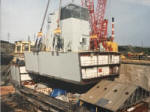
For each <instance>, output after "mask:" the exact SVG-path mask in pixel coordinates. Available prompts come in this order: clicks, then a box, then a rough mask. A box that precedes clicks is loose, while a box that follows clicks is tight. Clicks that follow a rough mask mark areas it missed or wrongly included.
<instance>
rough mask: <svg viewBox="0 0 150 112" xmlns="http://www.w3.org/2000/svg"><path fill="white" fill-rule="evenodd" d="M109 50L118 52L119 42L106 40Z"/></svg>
mask: <svg viewBox="0 0 150 112" xmlns="http://www.w3.org/2000/svg"><path fill="white" fill-rule="evenodd" d="M106 44H107V46H108V49H109V51H111V52H118V44H117V43H116V42H112V41H107V42H106Z"/></svg>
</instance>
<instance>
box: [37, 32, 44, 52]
mask: <svg viewBox="0 0 150 112" xmlns="http://www.w3.org/2000/svg"><path fill="white" fill-rule="evenodd" d="M42 37H43V33H42V32H38V34H37V39H36V42H35V49H36V51H40V50H41V47H42Z"/></svg>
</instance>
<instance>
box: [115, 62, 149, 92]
mask: <svg viewBox="0 0 150 112" xmlns="http://www.w3.org/2000/svg"><path fill="white" fill-rule="evenodd" d="M117 80H118V81H121V82H129V83H130V82H131V83H134V84H136V85H139V86H141V87H143V88H145V89H146V90H150V64H142V63H141V64H139V63H138V64H137V63H126V64H121V69H120V78H119V79H117Z"/></svg>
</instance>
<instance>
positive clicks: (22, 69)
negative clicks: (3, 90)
mask: <svg viewBox="0 0 150 112" xmlns="http://www.w3.org/2000/svg"><path fill="white" fill-rule="evenodd" d="M19 69H20V73H27V71H26V68H25V66H22V67H19Z"/></svg>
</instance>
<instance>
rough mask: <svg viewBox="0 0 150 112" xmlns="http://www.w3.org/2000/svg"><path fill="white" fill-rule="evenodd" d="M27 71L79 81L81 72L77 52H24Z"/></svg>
mask: <svg viewBox="0 0 150 112" xmlns="http://www.w3.org/2000/svg"><path fill="white" fill-rule="evenodd" d="M25 65H26V70H27V71H28V72H33V73H37V74H39V75H41V76H42V75H43V76H49V77H54V78H57V79H65V80H69V81H75V82H80V81H81V72H80V64H79V55H78V53H73V52H70V53H59V54H58V55H56V53H54V54H52V52H39V53H34V52H25Z"/></svg>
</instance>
